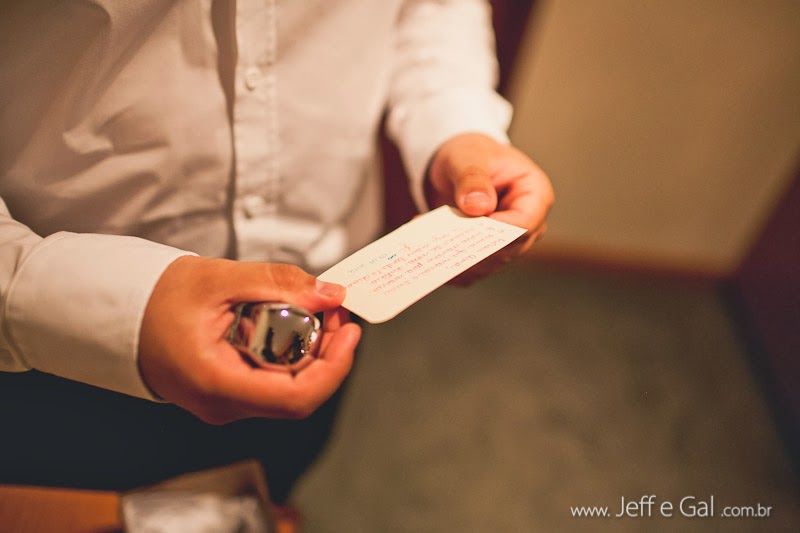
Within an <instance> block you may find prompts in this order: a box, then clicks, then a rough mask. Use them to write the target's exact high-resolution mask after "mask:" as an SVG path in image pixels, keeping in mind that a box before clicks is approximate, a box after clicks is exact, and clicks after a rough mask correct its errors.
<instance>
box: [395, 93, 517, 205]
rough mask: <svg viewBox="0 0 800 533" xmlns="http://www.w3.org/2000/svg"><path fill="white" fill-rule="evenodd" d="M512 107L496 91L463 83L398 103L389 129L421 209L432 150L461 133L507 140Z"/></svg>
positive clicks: (415, 200)
mask: <svg viewBox="0 0 800 533" xmlns="http://www.w3.org/2000/svg"><path fill="white" fill-rule="evenodd" d="M511 115H512V108H511V104H509V103H508V102H507V101H506V100H505V99H504V98H502V97H501V96H500V95H499V94H497V93H495V92H491V91H487V90H486V89H476V88H471V87H464V88H459V89H451V90H448V91H447V92H444V93H437V94H435V95H429V96H428V97H426V98H425V99H424V100H422V101H418V102H415V103H414V106H413V112H412V111H411V108H410V107H407V106H398V107H397V108H396V109H394V110H393V111H392V114H391V115H390V117H389V131H390V132H391V134H392V135H393V137H394V139H395V141H396V142H397V144H398V147H399V150H400V153H401V155H402V157H403V162H404V164H405V168H406V173H407V174H408V177H409V180H410V187H411V196H412V198H413V199H414V203H415V205H416V207H417V209H419V210H420V211H421V212H422V211H427V210H428V204H427V201H426V200H425V193H424V187H423V185H424V181H425V174H426V171H427V169H428V165H429V164H430V161H431V158H432V157H433V155H434V154H435V153H436V150H438V149H439V147H440V146H441V145H442V144H443V143H444V142H445V141H447V140H448V139H450V138H452V137H454V136H456V135H458V134H462V133H482V134H484V135H488V136H489V137H492V138H493V139H495V140H497V141H498V142H500V143H503V144H509V143H510V141H509V139H508V134H507V131H508V127H509V125H510V123H511Z"/></svg>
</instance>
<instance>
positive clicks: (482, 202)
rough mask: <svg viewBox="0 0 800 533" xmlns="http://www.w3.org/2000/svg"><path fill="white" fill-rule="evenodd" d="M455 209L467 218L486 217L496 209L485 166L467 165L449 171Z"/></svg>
mask: <svg viewBox="0 0 800 533" xmlns="http://www.w3.org/2000/svg"><path fill="white" fill-rule="evenodd" d="M451 173H452V174H453V176H452V178H451V179H452V180H453V182H454V184H455V201H456V207H458V208H459V209H460V210H461V211H462V212H464V213H465V214H467V215H469V216H473V217H478V216H483V215H488V214H489V213H491V212H493V211H494V210H495V209H496V207H497V192H496V191H495V188H494V184H493V183H492V179H491V177H490V176H489V172H488V170H487V169H486V167H485V166H479V165H469V166H466V167H454V168H453V169H452V170H451Z"/></svg>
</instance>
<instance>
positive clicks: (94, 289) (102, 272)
mask: <svg viewBox="0 0 800 533" xmlns="http://www.w3.org/2000/svg"><path fill="white" fill-rule="evenodd" d="M183 255H191V253H190V252H185V251H182V250H178V249H175V248H171V247H168V246H163V245H160V244H156V243H153V242H150V241H146V240H144V239H139V238H135V237H121V236H110V235H96V234H75V233H66V232H62V233H56V234H54V235H51V236H49V237H47V238H46V239H44V240H43V241H41V242H40V243H39V244H38V245H37V246H36V247H35V248H34V250H32V252H31V253H30V254H29V255H28V256H27V257H26V258H25V260H24V261H23V263H22V264H21V265H20V267H19V269H18V271H17V275H16V276H15V278H14V281H13V282H12V284H11V286H10V287H9V289H8V296H7V300H6V309H5V320H4V322H5V327H6V328H7V329H6V332H7V335H8V338H9V339H10V343H11V346H12V349H14V350H15V351H16V352H17V354H16V355H17V358H18V359H20V360H22V361H24V363H25V364H26V366H28V367H29V368H35V369H37V370H40V371H42V372H47V373H51V374H55V375H58V376H61V377H65V378H68V379H71V380H75V381H80V382H83V383H87V384H90V385H95V386H98V387H101V388H104V389H110V390H114V391H117V392H121V393H123V394H128V395H130V396H136V397H139V398H146V399H149V400H157V398H156V397H154V396H153V394H152V393H151V392H150V390H149V389H148V388H147V386H146V385H145V383H144V381H143V380H142V378H141V375H140V373H139V367H138V349H139V331H140V328H141V323H142V318H143V316H144V311H145V308H146V306H147V302H148V300H149V299H150V294H151V292H152V290H153V287H154V286H155V284H156V282H157V281H158V279H159V278H160V277H161V274H162V273H163V272H164V270H165V269H166V268H167V266H168V265H169V264H170V263H172V262H173V261H174V260H175V259H177V258H178V257H181V256H183Z"/></svg>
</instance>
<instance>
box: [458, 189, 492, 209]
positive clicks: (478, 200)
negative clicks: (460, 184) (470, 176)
mask: <svg viewBox="0 0 800 533" xmlns="http://www.w3.org/2000/svg"><path fill="white" fill-rule="evenodd" d="M490 202H491V198H489V195H488V194H486V193H485V192H480V191H475V192H471V193H468V194H467V195H466V196H464V206H465V207H484V206H486V205H488V204H489V203H490Z"/></svg>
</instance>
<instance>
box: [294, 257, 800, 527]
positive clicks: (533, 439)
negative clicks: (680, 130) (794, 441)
mask: <svg viewBox="0 0 800 533" xmlns="http://www.w3.org/2000/svg"><path fill="white" fill-rule="evenodd" d="M799 494H800V493H799V492H798V485H797V480H796V478H795V477H794V474H793V470H792V468H791V466H790V462H789V460H788V455H787V453H786V450H785V449H784V447H783V446H782V444H781V442H780V441H779V439H778V435H777V431H776V429H775V424H774V421H773V416H772V414H771V413H770V411H769V410H768V405H767V402H766V401H765V398H764V396H763V395H762V394H761V390H760V388H759V386H758V384H757V382H756V380H755V379H754V377H753V376H752V374H751V372H750V364H749V362H748V355H747V352H746V351H745V346H744V344H743V342H742V341H741V339H740V336H739V335H738V333H737V331H736V330H735V329H734V324H733V323H732V321H731V319H730V315H729V313H728V312H727V310H726V308H725V306H724V302H723V299H722V298H721V296H720V293H719V291H718V290H717V289H716V288H715V287H713V286H710V285H707V284H701V283H689V282H685V281H684V282H680V281H668V280H644V279H641V278H625V277H622V276H611V275H606V276H604V275H599V274H598V275H589V274H586V273H564V272H554V271H547V270H531V269H526V270H521V269H509V270H508V271H506V272H503V273H501V274H499V275H497V276H495V277H493V278H491V279H489V280H486V281H483V282H481V283H479V284H477V285H475V286H474V287H471V288H469V289H458V288H451V287H445V288H443V289H440V290H438V291H437V292H435V293H434V294H432V295H430V296H428V297H426V298H425V299H423V300H422V301H420V302H419V303H417V304H415V305H414V306H412V307H411V308H410V309H408V310H407V311H405V312H404V313H402V314H401V315H400V316H398V317H397V318H395V319H393V320H392V321H390V322H388V323H385V324H381V325H376V326H368V327H367V329H366V330H365V337H364V341H363V343H362V350H361V352H360V357H359V360H358V363H357V367H356V369H355V370H354V372H353V374H352V378H351V382H350V384H349V389H348V390H347V395H346V397H345V402H344V406H343V410H342V412H341V416H340V419H339V424H338V426H337V431H336V434H335V437H334V440H333V441H332V442H331V446H330V447H329V448H328V450H327V452H326V454H325V455H324V456H323V457H322V459H321V460H320V462H319V463H318V464H317V465H316V467H315V468H314V469H313V470H312V471H311V472H310V473H309V474H308V476H307V477H306V478H305V479H304V481H303V483H302V484H301V486H300V487H299V490H298V493H297V497H296V501H297V503H298V504H299V505H300V506H301V508H302V510H303V512H304V515H305V525H306V531H307V532H308V533H316V532H321V533H324V532H336V533H339V532H348V533H349V532H369V533H371V532H451V531H452V532H473V531H474V532H490V531H491V532H494V531H498V532H528V531H533V532H538V531H545V532H549V531H554V532H560V531H800V496H799ZM650 495H654V498H650ZM712 497H713V501H714V509H713V511H714V516H709V517H703V516H694V517H690V516H684V514H686V515H689V514H703V513H705V512H706V509H705V506H706V505H708V504H710V503H711V498H712ZM622 498H624V499H625V501H626V502H628V501H633V502H634V503H633V504H629V505H631V507H629V508H628V513H627V515H626V516H623V517H614V516H611V517H609V518H577V517H573V513H574V512H576V511H575V510H574V509H573V508H575V507H578V506H587V507H588V506H598V507H608V512H609V514H611V515H615V514H618V513H619V512H620V506H621V499H622ZM682 499H684V505H683V509H682V510H681V508H680V505H679V502H680V501H681V500H682ZM649 501H653V505H650V504H649V503H648V502H649ZM670 504H671V505H672V510H671V514H672V516H671V517H668V516H663V515H666V514H669V511H670V508H669V505H670ZM742 506H746V507H750V508H752V511H753V512H756V513H759V512H760V513H761V514H762V515H763V514H764V513H766V512H767V509H766V508H767V507H769V510H768V513H769V516H764V517H762V518H747V519H746V518H726V517H723V516H722V515H723V513H728V514H739V513H747V512H748V510H747V509H741V507H742ZM682 511H683V513H682ZM707 511H708V514H710V511H711V509H710V508H709V509H708V510H707ZM633 515H638V516H635V517H634V516H633Z"/></svg>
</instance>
